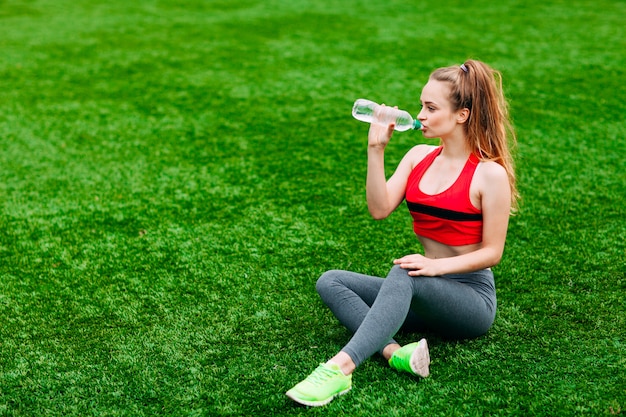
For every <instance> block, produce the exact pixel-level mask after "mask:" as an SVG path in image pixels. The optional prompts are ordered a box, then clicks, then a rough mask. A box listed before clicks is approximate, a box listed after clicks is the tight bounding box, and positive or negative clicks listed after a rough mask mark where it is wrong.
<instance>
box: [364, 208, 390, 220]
mask: <svg viewBox="0 0 626 417" xmlns="http://www.w3.org/2000/svg"><path fill="white" fill-rule="evenodd" d="M369 211H370V215H371V216H372V217H373V218H374V220H383V219H386V218H387V217H388V216H389V213H388V212H387V211H384V210H373V209H371V208H370V210H369Z"/></svg>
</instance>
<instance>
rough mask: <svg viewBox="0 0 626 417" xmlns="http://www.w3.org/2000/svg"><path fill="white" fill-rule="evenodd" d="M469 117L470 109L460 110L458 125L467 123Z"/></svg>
mask: <svg viewBox="0 0 626 417" xmlns="http://www.w3.org/2000/svg"><path fill="white" fill-rule="evenodd" d="M469 115H470V111H469V109H468V108H467V107H464V108H462V109H461V110H459V112H458V114H457V119H456V121H457V123H459V124H463V123H465V122H467V119H468V118H469Z"/></svg>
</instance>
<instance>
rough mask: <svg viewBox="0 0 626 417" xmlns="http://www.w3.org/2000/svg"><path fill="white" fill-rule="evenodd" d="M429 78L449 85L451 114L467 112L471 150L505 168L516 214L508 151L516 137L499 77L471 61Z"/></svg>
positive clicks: (436, 72) (466, 125) (514, 184)
mask: <svg viewBox="0 0 626 417" xmlns="http://www.w3.org/2000/svg"><path fill="white" fill-rule="evenodd" d="M430 78H431V79H433V80H437V81H441V82H447V83H449V85H450V87H451V88H450V102H451V103H452V108H453V111H457V110H461V109H463V108H467V109H469V111H470V115H469V117H468V119H467V121H466V122H465V124H464V127H465V133H466V135H467V138H468V140H469V144H470V147H471V149H472V151H473V152H474V153H475V154H476V155H477V156H478V157H479V158H480V159H481V160H483V161H494V162H497V163H498V164H500V165H502V166H503V167H504V169H505V170H506V172H507V175H508V177H509V184H510V186H511V207H512V209H513V211H515V210H516V209H517V200H518V198H519V193H518V191H517V186H516V179H515V167H514V163H513V157H512V155H511V148H513V147H514V146H515V145H516V135H515V131H514V129H513V126H512V124H511V121H510V119H509V109H508V103H507V101H506V98H505V97H504V92H503V90H502V74H500V72H499V71H496V70H494V69H493V68H491V67H490V66H489V65H487V64H485V63H483V62H481V61H476V60H472V59H470V60H467V61H465V62H464V63H463V65H461V66H460V67H459V66H451V67H445V68H439V69H437V70H435V71H433V73H432V74H431V75H430Z"/></svg>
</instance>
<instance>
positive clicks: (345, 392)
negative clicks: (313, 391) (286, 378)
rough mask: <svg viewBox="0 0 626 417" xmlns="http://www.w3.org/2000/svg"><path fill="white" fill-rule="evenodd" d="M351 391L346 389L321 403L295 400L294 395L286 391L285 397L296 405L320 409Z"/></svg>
mask: <svg viewBox="0 0 626 417" xmlns="http://www.w3.org/2000/svg"><path fill="white" fill-rule="evenodd" d="M351 389H352V387H348V388H346V389H345V390H343V391H341V392H339V393H337V394H335V395H333V396H331V397H329V398H327V399H325V400H321V401H307V400H303V399H301V398H297V397H296V396H295V395H294V393H292V392H291V390H289V391H287V393H286V394H285V395H287V397H289V398H291V399H292V400H293V401H295V402H297V403H298V404H302V405H307V406H309V407H321V406H323V405H326V404H328V403H329V402H331V401H332V400H334V399H335V397H339V396H340V395H343V394H347V393H348V391H350V390H351Z"/></svg>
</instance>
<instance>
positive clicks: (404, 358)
mask: <svg viewBox="0 0 626 417" xmlns="http://www.w3.org/2000/svg"><path fill="white" fill-rule="evenodd" d="M429 365H430V355H429V353H428V343H426V339H422V340H420V341H419V342H415V343H410V344H408V345H406V346H404V347H401V348H400V349H398V350H396V351H395V352H393V355H391V358H389V366H391V367H392V368H393V369H396V370H398V371H406V372H409V373H411V374H414V375H419V376H421V377H423V378H426V377H427V376H428V375H430V371H429V370H428V367H429Z"/></svg>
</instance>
